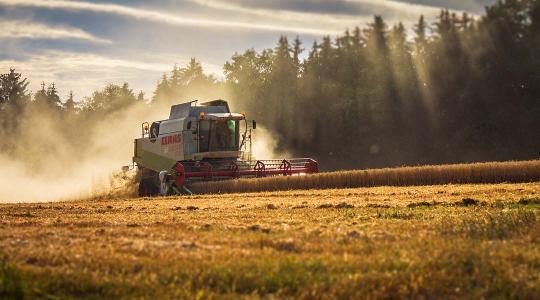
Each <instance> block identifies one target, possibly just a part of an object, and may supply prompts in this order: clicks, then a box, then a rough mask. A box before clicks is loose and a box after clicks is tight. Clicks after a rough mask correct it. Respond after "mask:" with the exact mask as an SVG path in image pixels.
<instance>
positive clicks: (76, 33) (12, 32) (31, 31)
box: [0, 20, 111, 44]
mask: <svg viewBox="0 0 540 300" xmlns="http://www.w3.org/2000/svg"><path fill="white" fill-rule="evenodd" d="M0 28H2V30H0V39H6V38H11V39H13V38H16V39H20V38H25V39H54V40H58V39H79V40H85V41H90V42H95V43H106V44H110V43H111V41H110V40H107V39H102V38H99V37H96V36H94V35H92V34H90V33H88V32H86V31H83V30H81V29H78V28H72V27H54V26H51V25H48V24H42V23H34V22H32V21H21V20H11V21H6V20H3V21H0Z"/></svg>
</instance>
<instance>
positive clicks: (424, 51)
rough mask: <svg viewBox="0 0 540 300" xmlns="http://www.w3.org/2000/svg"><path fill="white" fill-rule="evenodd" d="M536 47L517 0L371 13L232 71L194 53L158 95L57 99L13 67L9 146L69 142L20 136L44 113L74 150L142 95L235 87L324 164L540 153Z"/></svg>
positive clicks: (248, 106) (11, 153) (5, 85)
mask: <svg viewBox="0 0 540 300" xmlns="http://www.w3.org/2000/svg"><path fill="white" fill-rule="evenodd" d="M539 53H540V1H538V0H507V1H499V2H498V3H496V4H494V5H493V6H490V7H487V8H486V10H485V13H484V15H483V16H481V17H479V18H472V17H471V16H469V15H467V14H456V13H453V12H450V11H448V10H442V11H441V12H440V15H439V16H438V17H437V20H436V22H434V23H429V22H427V21H426V19H425V18H424V17H423V16H419V20H418V22H417V24H416V25H415V26H414V27H413V28H405V26H404V25H403V24H401V23H398V24H387V23H386V22H385V21H384V20H383V18H382V17H380V16H374V18H373V20H372V22H371V23H369V24H367V25H366V26H364V27H356V28H351V29H348V30H346V31H344V33H343V34H342V35H340V36H338V37H335V38H333V37H329V36H326V37H323V38H322V39H321V40H319V41H317V42H315V43H313V44H312V45H304V44H303V43H302V41H301V40H300V39H299V38H296V39H294V40H290V39H289V38H288V37H286V36H281V37H280V38H279V40H278V42H277V44H276V45H275V47H274V48H271V49H265V50H262V51H256V50H253V49H248V50H246V51H245V52H242V53H235V54H234V55H233V56H232V57H231V58H230V59H229V61H227V62H226V63H225V64H224V66H223V74H224V77H223V79H217V78H216V77H215V76H212V75H208V74H206V73H205V72H204V70H203V68H202V65H201V63H200V62H199V61H198V60H197V59H195V58H193V59H192V60H191V61H190V62H189V63H188V64H187V65H186V66H183V67H178V66H174V67H173V68H172V71H171V72H170V73H167V74H163V76H162V78H160V79H159V81H158V83H157V85H156V88H155V91H154V93H153V95H144V93H143V92H136V91H134V88H132V87H131V86H130V85H129V84H128V83H124V84H123V85H115V84H110V85H108V86H106V87H104V88H103V89H102V90H98V91H95V92H94V93H93V94H92V95H91V96H89V97H85V98H84V99H78V100H76V99H74V96H73V94H72V93H71V94H70V97H68V98H67V99H60V97H59V92H58V88H57V85H58V86H61V83H57V85H55V83H50V84H49V85H46V84H45V83H43V84H42V88H41V90H39V91H37V92H36V93H33V94H31V93H30V92H29V91H28V85H29V82H28V80H27V79H26V78H25V76H24V74H21V73H18V72H17V70H15V69H11V70H9V72H6V73H5V74H1V75H0V139H1V141H2V142H0V153H1V154H3V155H5V156H7V157H12V158H15V159H17V158H24V160H25V161H27V162H28V163H29V164H28V166H29V167H31V168H35V169H39V168H40V164H41V163H42V161H40V159H39V158H38V155H33V154H34V153H36V152H37V149H38V148H39V151H45V152H48V153H58V156H59V157H62V155H69V153H70V152H66V150H65V149H62V147H64V146H65V145H57V146H50V147H49V148H47V149H43V147H42V146H39V145H36V144H35V143H31V142H29V141H28V140H27V139H22V138H17V137H19V136H22V135H23V134H22V132H23V131H25V130H27V127H26V126H27V125H26V124H28V122H30V121H31V119H32V117H33V116H36V115H39V116H40V117H45V118H49V119H50V120H54V122H53V125H50V126H51V128H50V130H54V132H56V133H57V134H59V135H62V136H64V138H65V139H66V140H69V141H70V144H69V148H70V149H72V151H74V152H77V151H79V150H81V149H84V148H85V147H87V145H86V141H85V136H86V135H85V134H82V133H81V128H88V129H89V130H92V128H95V127H96V125H95V124H99V123H100V122H103V120H104V119H106V118H115V116H117V115H119V114H120V113H123V112H125V111H127V110H129V109H133V108H134V107H135V108H136V109H138V110H142V111H148V112H150V111H155V110H157V109H161V110H163V109H164V107H165V106H169V105H170V104H174V103H179V102H184V101H188V100H192V99H200V100H207V99H210V100H211V99H218V98H225V99H227V100H229V101H231V103H232V106H233V109H234V110H235V111H238V112H240V111H245V112H247V115H248V118H250V119H251V118H253V119H256V120H257V121H258V122H259V123H260V124H262V125H263V126H265V128H267V129H268V130H269V131H270V132H271V134H272V136H273V137H274V138H275V140H276V143H277V147H278V149H277V151H278V153H280V152H283V153H285V152H286V153H289V154H290V155H293V156H304V157H313V158H315V159H317V160H318V161H319V162H320V164H321V166H322V168H323V169H324V170H338V169H359V168H371V167H387V166H400V165H423V164H439V163H457V162H478V161H502V160H520V159H534V158H538V157H539V156H540V55H539ZM149 121H150V120H149ZM49 123H50V122H49ZM129 125H132V126H133V127H137V126H138V125H139V124H129ZM14 137H15V138H14ZM129 138H130V139H131V138H134V137H129ZM128 140H129V139H128ZM48 145H51V144H48ZM66 153H68V154H66Z"/></svg>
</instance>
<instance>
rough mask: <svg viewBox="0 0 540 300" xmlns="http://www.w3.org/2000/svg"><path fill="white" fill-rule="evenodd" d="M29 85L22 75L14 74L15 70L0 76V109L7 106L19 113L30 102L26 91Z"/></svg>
mask: <svg viewBox="0 0 540 300" xmlns="http://www.w3.org/2000/svg"><path fill="white" fill-rule="evenodd" d="M29 84H30V83H29V82H28V80H27V79H26V78H23V77H22V74H20V73H17V72H15V69H9V73H6V74H0V109H2V108H3V107H4V106H6V105H8V104H9V105H11V106H12V107H13V108H14V109H16V110H17V111H20V110H21V109H22V108H23V107H24V106H25V105H26V104H27V103H28V102H29V101H30V94H29V93H28V91H27V88H28V85H29Z"/></svg>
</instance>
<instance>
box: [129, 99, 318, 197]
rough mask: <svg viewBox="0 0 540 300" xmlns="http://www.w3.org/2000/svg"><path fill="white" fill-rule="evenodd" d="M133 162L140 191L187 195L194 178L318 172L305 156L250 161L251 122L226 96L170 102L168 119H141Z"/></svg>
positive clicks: (316, 165)
mask: <svg viewBox="0 0 540 300" xmlns="http://www.w3.org/2000/svg"><path fill="white" fill-rule="evenodd" d="M141 127H142V133H141V135H142V136H141V138H138V139H136V140H135V153H134V156H133V162H134V163H135V164H136V165H137V167H138V171H139V176H140V182H139V196H155V195H158V194H161V195H171V194H183V193H187V194H191V192H190V190H189V185H190V184H191V183H193V182H195V181H213V180H226V179H235V178H241V177H248V178H249V177H253V178H256V177H266V176H292V175H303V174H310V173H317V172H318V171H319V168H318V164H317V162H316V161H315V160H313V159H309V158H301V159H299V158H295V159H270V160H268V159H266V160H254V159H252V154H251V145H252V133H253V130H255V129H256V128H257V123H256V122H255V121H251V122H248V120H247V119H246V116H245V114H244V113H242V114H240V113H232V112H231V111H230V109H229V105H228V103H227V102H226V101H225V100H214V101H210V102H205V103H201V104H200V105H197V101H191V102H186V103H182V104H178V105H173V106H172V107H171V111H170V114H169V119H167V120H162V121H155V122H152V123H151V124H150V123H148V122H145V123H143V124H142V126H141Z"/></svg>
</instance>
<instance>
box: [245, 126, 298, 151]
mask: <svg viewBox="0 0 540 300" xmlns="http://www.w3.org/2000/svg"><path fill="white" fill-rule="evenodd" d="M252 143H253V148H252V156H253V158H254V159H283V158H288V157H290V154H289V153H286V152H282V151H278V150H277V149H278V142H277V139H275V138H274V137H273V136H272V133H271V132H270V131H269V130H268V129H266V128H265V127H263V126H261V125H258V126H257V129H255V130H254V131H253V136H252Z"/></svg>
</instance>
